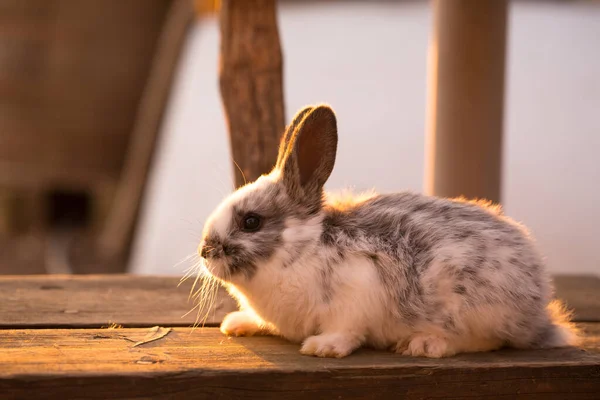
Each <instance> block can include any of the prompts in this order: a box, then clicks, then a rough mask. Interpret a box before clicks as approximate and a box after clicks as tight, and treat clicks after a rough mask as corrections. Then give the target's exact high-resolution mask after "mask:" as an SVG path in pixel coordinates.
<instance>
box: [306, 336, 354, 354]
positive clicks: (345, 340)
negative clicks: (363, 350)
mask: <svg viewBox="0 0 600 400" xmlns="http://www.w3.org/2000/svg"><path fill="white" fill-rule="evenodd" d="M359 346H360V342H359V341H358V340H357V339H355V338H353V337H352V336H349V335H344V334H342V333H325V334H321V335H316V336H310V337H308V338H307V339H306V340H305V341H304V343H303V344H302V347H301V348H300V353H302V354H304V355H307V356H317V357H336V358H342V357H346V356H347V355H349V354H350V353H352V352H353V351H354V350H355V349H356V348H358V347H359Z"/></svg>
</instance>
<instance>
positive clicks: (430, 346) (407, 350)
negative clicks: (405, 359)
mask: <svg viewBox="0 0 600 400" xmlns="http://www.w3.org/2000/svg"><path fill="white" fill-rule="evenodd" d="M398 350H400V351H402V355H405V356H413V357H429V358H442V357H450V356H453V355H454V354H456V352H455V351H453V350H452V348H451V346H450V345H449V343H448V341H447V340H446V339H444V338H441V337H439V336H434V335H419V336H415V337H413V338H412V339H411V341H410V342H409V343H408V347H406V346H398Z"/></svg>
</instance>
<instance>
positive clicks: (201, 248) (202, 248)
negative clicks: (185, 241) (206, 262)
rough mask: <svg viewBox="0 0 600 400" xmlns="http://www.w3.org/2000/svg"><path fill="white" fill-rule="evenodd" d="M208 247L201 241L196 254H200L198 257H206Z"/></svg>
mask: <svg viewBox="0 0 600 400" xmlns="http://www.w3.org/2000/svg"><path fill="white" fill-rule="evenodd" d="M209 249H210V247H209V246H207V245H206V243H205V242H204V241H202V243H200V245H199V246H198V254H200V257H202V258H206V257H207V256H208V253H209Z"/></svg>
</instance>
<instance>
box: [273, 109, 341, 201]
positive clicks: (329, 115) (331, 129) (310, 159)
mask: <svg viewBox="0 0 600 400" xmlns="http://www.w3.org/2000/svg"><path fill="white" fill-rule="evenodd" d="M337 141H338V136H337V121H336V118H335V113H334V112H333V110H332V109H331V108H330V107H328V106H326V105H320V106H317V107H314V108H312V110H308V111H307V112H306V113H305V114H304V115H303V118H302V120H301V121H300V122H299V124H298V125H297V127H296V129H295V131H294V132H293V133H292V137H291V139H290V142H289V144H288V146H287V151H286V154H284V155H283V157H282V159H281V162H280V164H279V167H280V169H281V171H282V177H283V181H284V183H285V185H286V186H287V187H288V189H289V192H290V193H291V194H292V195H293V196H299V197H300V198H301V199H304V200H307V201H310V200H311V199H312V200H315V201H316V200H317V199H319V200H320V198H321V196H322V192H323V185H325V182H326V181H327V179H328V178H329V175H331V172H332V171H333V166H334V164H335V156H336V152H337ZM315 197H316V198H315Z"/></svg>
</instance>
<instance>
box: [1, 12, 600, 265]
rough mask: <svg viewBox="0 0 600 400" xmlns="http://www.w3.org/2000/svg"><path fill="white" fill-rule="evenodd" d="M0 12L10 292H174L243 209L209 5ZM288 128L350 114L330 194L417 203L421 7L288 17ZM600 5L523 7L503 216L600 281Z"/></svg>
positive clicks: (423, 89) (513, 21) (4, 236)
mask: <svg viewBox="0 0 600 400" xmlns="http://www.w3.org/2000/svg"><path fill="white" fill-rule="evenodd" d="M178 3H185V1H184V0H170V1H169V0H126V1H121V0H102V1H96V0H0V273H2V274H31V273H107V272H122V271H127V272H132V273H136V274H169V275H180V274H182V271H183V270H184V269H185V267H186V266H188V264H189V263H188V264H186V263H185V262H184V263H183V264H178V262H180V261H181V260H183V259H185V258H186V257H187V256H189V255H191V254H193V253H194V252H195V251H196V246H197V244H198V241H199V238H200V233H201V230H202V226H203V223H204V220H205V218H206V217H207V216H208V215H209V213H210V212H211V211H212V210H213V208H214V207H215V206H216V205H217V204H218V203H219V202H220V201H221V199H222V198H223V197H225V196H226V195H227V194H228V193H230V192H231V191H232V190H233V187H234V184H233V178H234V169H233V167H232V164H231V152H230V142H229V139H228V126H227V124H226V122H225V114H224V111H223V105H222V101H221V95H220V92H219V81H218V68H219V46H220V37H219V20H218V15H217V12H218V11H217V9H218V4H216V3H217V2H214V1H201V0H197V1H195V2H194V8H193V10H192V11H191V12H190V11H189V9H188V8H187V7H184V6H181V5H178ZM277 19H278V26H279V34H280V38H281V48H282V52H283V59H284V63H283V67H284V68H283V77H284V79H283V88H284V100H285V101H284V103H285V120H286V122H288V121H289V120H290V118H291V117H292V116H293V115H294V113H295V112H296V111H297V110H298V109H299V108H300V107H302V106H304V105H305V104H309V103H316V102H327V103H329V104H330V105H331V106H332V107H333V108H334V109H335V111H336V113H337V115H338V128H339V135H340V143H339V148H338V158H337V164H336V167H335V169H334V172H333V175H332V177H331V179H330V180H329V182H328V183H327V189H329V190H335V189H340V188H344V187H352V188H355V189H356V190H364V189H371V188H374V189H376V190H378V191H381V192H389V191H399V190H412V191H418V192H422V191H424V187H425V175H424V174H425V172H424V167H425V161H426V160H425V154H426V153H425V148H426V143H425V132H426V106H427V73H428V71H427V52H428V45H429V42H430V37H431V34H432V27H433V15H432V4H431V3H430V2H429V1H425V0H422V1H419V0H411V1H408V0H397V1H390V0H388V1H342V0H337V1H284V0H280V1H278V8H277ZM599 37H600V2H597V1H589V0H588V1H558V0H557V1H533V0H532V1H511V2H510V7H509V14H508V41H507V53H506V55H507V59H506V77H505V90H506V91H505V97H504V104H505V108H504V141H503V145H502V192H501V203H502V205H503V207H504V209H505V212H506V213H507V214H508V215H510V216H511V217H513V218H515V219H516V220H518V221H521V222H523V223H524V224H526V225H527V226H528V227H529V228H530V229H531V231H532V233H533V234H534V236H535V237H536V238H537V240H538V242H539V244H540V247H541V249H542V251H543V253H544V255H545V256H546V257H547V262H548V266H549V268H550V269H551V271H552V272H555V273H563V274H571V273H572V274H581V273H600V250H599V248H600V211H599V210H598V205H600V162H599V161H598V151H599V150H600V118H599V115H600V73H599V71H600V50H599V49H600V47H599V45H598V43H597V41H598V38H599Z"/></svg>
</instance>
